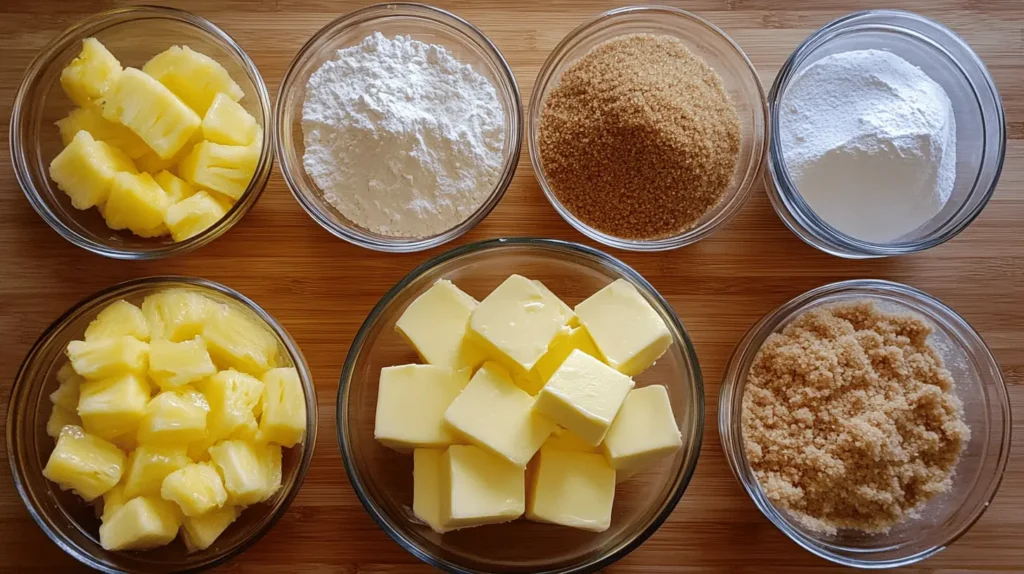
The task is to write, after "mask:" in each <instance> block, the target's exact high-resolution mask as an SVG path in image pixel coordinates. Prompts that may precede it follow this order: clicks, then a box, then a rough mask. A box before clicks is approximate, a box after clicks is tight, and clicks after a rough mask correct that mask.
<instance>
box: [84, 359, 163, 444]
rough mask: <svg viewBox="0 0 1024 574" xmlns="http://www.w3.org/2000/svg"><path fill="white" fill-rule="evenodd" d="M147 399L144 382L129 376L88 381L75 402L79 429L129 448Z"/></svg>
mask: <svg viewBox="0 0 1024 574" xmlns="http://www.w3.org/2000/svg"><path fill="white" fill-rule="evenodd" d="M149 395H150V389H149V383H148V382H146V379H145V378H143V377H141V376H139V375H136V374H132V373H128V374H123V375H118V376H114V377H110V378H107V379H101V380H98V381H89V382H87V383H85V384H83V385H82V393H81V398H80V399H79V401H78V415H79V416H81V417H82V426H83V427H84V428H85V430H87V431H88V432H90V433H92V434H95V435H96V436H99V437H100V438H103V439H106V440H109V441H111V442H115V443H117V444H118V445H120V446H125V447H127V446H130V445H132V444H133V443H134V439H135V433H136V431H137V430H138V427H139V422H140V421H141V420H142V417H143V415H144V414H145V413H146V405H147V404H148V403H149Z"/></svg>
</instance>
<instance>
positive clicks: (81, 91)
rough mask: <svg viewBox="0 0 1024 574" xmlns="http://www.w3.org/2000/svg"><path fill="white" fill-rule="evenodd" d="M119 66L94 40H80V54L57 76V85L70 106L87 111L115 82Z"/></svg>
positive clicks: (101, 45)
mask: <svg viewBox="0 0 1024 574" xmlns="http://www.w3.org/2000/svg"><path fill="white" fill-rule="evenodd" d="M120 75H121V63H120V62H118V61H117V58H115V57H114V55H113V54H111V53H110V52H109V51H108V50H107V48H106V47H104V46H103V44H101V43H100V41H99V40H97V39H96V38H86V39H85V40H82V51H81V52H80V53H79V54H78V57H76V58H75V59H74V60H71V63H70V64H68V65H67V67H66V68H64V69H63V70H62V71H61V73H60V85H61V87H62V88H64V93H66V94H67V95H68V97H69V98H71V101H72V102H75V104H77V105H79V106H81V107H83V108H85V107H89V106H91V105H92V104H93V102H95V101H96V100H97V99H99V98H100V97H102V96H103V94H104V93H106V91H107V90H108V89H110V87H111V86H112V85H113V84H114V82H116V81H117V78H118V77H119V76H120Z"/></svg>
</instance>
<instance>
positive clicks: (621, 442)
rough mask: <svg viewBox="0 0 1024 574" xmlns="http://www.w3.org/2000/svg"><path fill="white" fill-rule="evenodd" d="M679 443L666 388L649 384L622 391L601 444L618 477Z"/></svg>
mask: <svg viewBox="0 0 1024 574" xmlns="http://www.w3.org/2000/svg"><path fill="white" fill-rule="evenodd" d="M682 444H683V441H682V438H681V437H680V434H679V427H677V426H676V418H675V416H673V415H672V404H671V403H670V402H669V400H668V391H666V390H665V387H663V386H661V385H651V386H648V387H643V388H640V389H633V390H632V391H630V392H629V394H628V395H626V400H625V401H623V402H622V408H621V409H619V414H618V416H616V417H615V422H613V423H612V427H611V429H609V430H608V435H607V436H606V437H605V438H604V444H603V448H604V452H605V456H606V457H607V458H608V462H609V463H611V465H612V467H613V468H615V470H616V471H617V472H618V477H619V480H620V481H621V480H624V479H626V478H629V477H630V476H632V475H633V474H636V473H637V472H639V471H641V470H644V469H646V468H649V467H651V466H652V465H654V463H656V462H658V461H659V460H660V459H662V458H664V457H667V456H669V455H671V454H672V453H674V452H676V451H677V450H679V448H680V447H681V446H682Z"/></svg>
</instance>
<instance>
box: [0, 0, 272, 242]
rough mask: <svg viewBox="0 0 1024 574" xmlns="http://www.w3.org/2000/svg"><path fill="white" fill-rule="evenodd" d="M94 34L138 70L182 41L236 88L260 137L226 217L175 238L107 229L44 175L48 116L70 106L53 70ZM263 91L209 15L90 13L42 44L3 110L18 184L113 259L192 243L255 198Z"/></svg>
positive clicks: (263, 159)
mask: <svg viewBox="0 0 1024 574" xmlns="http://www.w3.org/2000/svg"><path fill="white" fill-rule="evenodd" d="M88 37H95V38H97V39H98V40H99V41H100V42H102V43H103V44H104V45H105V46H106V47H107V48H108V49H109V50H110V51H111V53H113V54H114V56H115V57H117V59H118V60H120V61H121V64H122V65H124V66H133V67H136V68H141V67H142V65H143V64H145V63H146V61H147V60H149V58H150V57H152V56H154V55H156V54H157V53H159V52H161V51H163V50H165V49H167V48H169V47H171V46H172V45H175V44H179V45H188V46H189V47H191V48H192V49H194V50H196V51H198V52H202V53H203V54H206V55H208V56H210V57H211V58H213V59H214V60H217V62H219V63H220V64H221V65H222V66H224V68H226V69H227V71H228V73H230V74H231V77H232V79H234V80H235V81H236V82H237V83H238V85H239V86H240V87H241V88H242V91H243V92H244V94H245V95H244V97H243V98H242V100H241V101H240V102H239V103H240V104H242V106H243V107H244V108H245V109H246V110H247V111H248V112H249V113H250V114H252V115H253V117H255V118H256V121H257V122H258V123H259V125H261V126H263V132H264V138H263V146H262V150H261V151H260V160H259V163H258V164H257V166H256V173H255V175H253V178H252V181H250V182H249V186H248V188H246V190H245V192H244V193H243V194H242V196H241V198H240V199H239V200H238V202H237V203H235V205H234V206H233V207H232V208H231V210H230V211H228V213H227V215H225V216H224V217H222V218H221V219H220V221H218V222H217V223H215V224H214V225H213V226H211V227H210V228H209V229H206V230H205V231H203V232H202V233H199V234H198V235H196V236H194V237H191V238H189V239H186V240H184V241H178V242H175V241H173V240H171V238H170V237H163V238H154V239H146V238H142V237H138V236H136V235H133V234H132V233H131V232H128V231H115V230H112V229H110V228H108V227H107V225H106V223H105V222H104V221H103V217H102V216H101V215H100V213H99V211H98V210H96V209H89V210H85V211H80V210H77V209H75V208H74V207H72V206H71V200H70V199H69V198H68V196H67V195H66V194H65V193H64V192H62V191H61V190H60V189H58V188H57V185H56V184H55V183H54V182H53V181H52V180H51V179H50V176H49V171H48V168H49V165H50V161H51V160H52V159H53V158H54V157H56V155H57V154H58V153H60V151H61V149H62V148H63V145H62V143H61V139H60V133H59V132H58V130H57V127H56V126H55V125H54V122H56V121H57V120H59V119H61V118H63V117H64V116H65V115H67V113H68V112H70V111H71V110H72V109H74V107H75V105H74V104H73V103H71V100H69V99H68V97H67V96H66V95H65V94H64V91H63V90H62V89H61V86H60V73H61V70H62V69H64V67H65V66H66V65H67V64H68V63H69V62H70V61H71V60H72V59H74V58H75V56H77V55H78V53H79V51H80V50H81V49H82V40H83V39H85V38H88ZM270 113H271V109H270V96H269V95H268V94H267V87H266V85H264V83H263V78H262V77H260V73H259V71H258V70H257V69H256V66H255V65H254V64H253V63H252V60H250V59H249V57H248V56H246V55H245V52H243V51H242V48H241V47H239V46H238V44H237V43H235V41H234V40H233V39H232V38H231V37H230V36H228V35H227V34H226V33H225V32H224V31H223V30H221V29H220V28H218V27H217V26H215V25H214V24H213V23H212V22H210V21H209V20H206V19H205V18H201V17H199V16H196V15H194V14H189V13H188V12H184V11H181V10H175V9H172V8H158V7H153V6H139V7H132V8H118V9H114V10H109V11H106V12H101V13H99V14H96V15H94V16H90V17H89V18H86V19H85V20H82V21H81V22H79V23H77V24H75V25H74V26H72V27H70V28H68V29H67V30H65V31H64V33H62V34H61V35H60V36H59V37H58V38H57V39H55V40H54V41H52V42H50V43H49V44H47V46H46V47H45V48H43V51H42V52H40V54H39V55H38V56H36V59H35V60H33V61H32V63H31V64H30V65H29V67H28V70H27V71H26V72H25V78H24V80H22V83H21V87H20V88H19V89H18V94H17V96H16V98H15V102H14V108H13V113H12V114H11V130H10V138H11V139H10V145H11V162H12V163H13V165H14V172H15V175H16V176H17V178H18V183H19V184H20V185H21V189H22V190H23V191H24V192H25V196H26V197H27V198H28V200H29V202H30V203H31V204H32V207H33V208H34V209H35V210H36V212H37V213H39V215H40V216H41V217H42V218H43V220H45V221H46V223H48V224H49V225H50V227H52V228H54V229H55V230H56V231H57V233H60V234H61V236H63V237H64V238H65V239H67V240H68V241H70V242H71V243H74V244H75V245H77V246H79V247H81V248H83V249H87V250H89V251H91V252H93V253H96V254H98V255H103V256H106V257H112V258H114V259H158V258H161V257H169V256H172V255H177V254H179V253H186V252H189V251H192V250H194V249H198V248H199V247H202V246H203V245H206V244H207V243H209V242H211V241H213V240H214V239H216V238H217V237H220V236H221V235H223V234H224V232H225V231H227V230H228V229H230V228H231V226H232V225H234V224H235V223H238V221H239V220H241V219H242V216H244V215H245V213H246V212H247V211H249V209H250V208H251V207H252V206H253V205H254V204H255V203H256V199H257V198H259V195H260V193H261V192H262V191H263V188H264V186H266V183H267V179H268V178H269V177H270V169H271V166H272V165H273V161H274V158H273V152H272V151H271V150H272V149H273V144H272V142H271V137H270V130H268V129H267V127H268V125H269V124H270V122H269V118H270Z"/></svg>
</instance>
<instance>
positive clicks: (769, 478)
mask: <svg viewBox="0 0 1024 574" xmlns="http://www.w3.org/2000/svg"><path fill="white" fill-rule="evenodd" d="M931 332H932V329H931V327H930V326H929V325H928V324H927V323H926V322H925V321H924V320H923V319H922V318H920V317H918V316H916V315H913V314H909V313H891V312H886V311H883V310H881V309H879V308H878V307H877V306H876V305H875V303H873V302H871V301H855V302H847V303H839V304H836V305H830V306H824V307H819V308H816V309H812V310H810V311H806V312H804V313H803V314H801V315H799V316H798V317H796V318H795V319H794V320H793V321H792V322H791V323H789V324H788V325H787V326H786V327H785V328H784V329H782V331H781V332H778V333H774V334H772V335H771V336H769V337H768V338H767V339H766V340H765V342H764V344H763V345H762V346H761V349H760V350H759V351H758V353H757V355H756V356H755V358H754V362H753V365H752V366H751V368H750V372H749V374H748V376H747V383H746V390H745V391H744V394H743V413H742V429H743V442H744V449H745V452H746V455H747V458H748V460H749V461H750V464H751V467H752V468H753V470H754V474H755V475H756V476H757V480H758V482H759V483H760V485H761V488H762V489H763V490H764V493H765V494H766V495H767V497H768V499H769V500H771V502H772V503H773V504H774V505H776V506H777V507H779V508H782V509H784V510H787V511H789V512H791V513H793V514H794V515H795V516H797V517H798V518H799V519H800V521H801V522H802V523H803V524H804V526H806V527H807V528H809V529H811V530H814V531H820V532H827V533H834V532H835V531H837V530H839V529H853V530H859V531H863V532H886V531H888V530H889V529H890V528H891V527H892V526H893V525H894V524H896V523H898V522H900V521H901V520H904V519H906V518H908V517H912V516H914V515H915V512H916V511H917V510H918V509H919V508H920V506H921V505H922V504H923V503H924V502H926V501H927V500H929V499H931V498H932V497H934V496H935V495H937V494H940V493H943V492H946V491H948V490H949V489H950V486H951V481H952V476H953V471H954V467H955V466H956V463H957V461H958V460H959V458H960V453H961V450H962V449H963V447H964V446H965V445H966V443H967V442H968V440H969V439H970V429H969V428H968V427H967V426H966V425H965V424H964V422H963V407H962V405H961V403H960V401H959V400H958V399H957V398H956V397H955V396H953V394H952V392H951V387H952V384H953V380H952V377H951V376H950V373H949V371H947V370H946V369H945V368H944V366H943V361H942V358H941V357H940V356H939V354H938V353H937V352H936V350H935V348H934V347H933V346H932V345H931V344H930V343H929V341H928V337H929V335H930V334H931Z"/></svg>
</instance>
